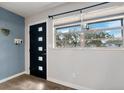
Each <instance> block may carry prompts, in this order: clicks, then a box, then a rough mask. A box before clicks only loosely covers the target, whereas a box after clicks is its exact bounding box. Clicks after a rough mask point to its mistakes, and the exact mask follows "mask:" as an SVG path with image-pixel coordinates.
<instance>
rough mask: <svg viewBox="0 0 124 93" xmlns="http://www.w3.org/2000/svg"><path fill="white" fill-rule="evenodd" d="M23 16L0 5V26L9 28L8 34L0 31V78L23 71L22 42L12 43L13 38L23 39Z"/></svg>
mask: <svg viewBox="0 0 124 93" xmlns="http://www.w3.org/2000/svg"><path fill="white" fill-rule="evenodd" d="M24 25H25V23H24V18H23V17H21V16H19V15H16V14H14V13H12V12H10V11H8V10H5V9H3V8H1V7H0V28H7V29H9V30H10V34H9V35H8V36H4V35H3V34H2V33H1V32H0V80H1V79H4V78H7V77H9V76H12V75H14V74H17V73H20V72H22V71H24V68H25V66H24V65H25V64H24V43H23V44H22V45H20V46H17V45H15V44H14V38H22V39H23V40H24Z"/></svg>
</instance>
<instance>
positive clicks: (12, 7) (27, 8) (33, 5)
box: [0, 2, 64, 17]
mask: <svg viewBox="0 0 124 93" xmlns="http://www.w3.org/2000/svg"><path fill="white" fill-rule="evenodd" d="M62 4H64V3H62V2H21V3H20V2H1V3H0V7H2V8H5V9H7V10H9V11H12V12H14V13H16V14H18V15H21V16H23V17H28V16H31V15H34V14H36V13H40V12H41V11H44V10H47V9H50V8H52V7H55V6H58V5H62Z"/></svg>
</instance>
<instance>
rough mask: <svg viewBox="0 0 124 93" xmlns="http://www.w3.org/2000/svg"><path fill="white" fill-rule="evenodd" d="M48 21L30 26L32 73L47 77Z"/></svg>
mask: <svg viewBox="0 0 124 93" xmlns="http://www.w3.org/2000/svg"><path fill="white" fill-rule="evenodd" d="M46 33H47V27H46V22H44V23H40V24H35V25H31V26H30V74H31V75H34V76H37V77H40V78H43V79H47V66H46V65H47V54H46V53H47V48H46V44H47V43H46V42H47V40H46Z"/></svg>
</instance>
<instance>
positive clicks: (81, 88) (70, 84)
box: [47, 77, 92, 90]
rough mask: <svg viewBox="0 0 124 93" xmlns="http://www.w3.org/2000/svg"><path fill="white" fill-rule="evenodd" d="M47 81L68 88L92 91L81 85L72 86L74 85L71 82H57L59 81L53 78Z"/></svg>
mask: <svg viewBox="0 0 124 93" xmlns="http://www.w3.org/2000/svg"><path fill="white" fill-rule="evenodd" d="M47 80H48V81H51V82H55V83H58V84H62V85H64V86H67V87H71V88H74V89H78V90H92V89H90V88H87V87H83V86H80V85H76V84H72V83H69V82H65V81H61V80H57V79H54V78H51V77H48V78H47Z"/></svg>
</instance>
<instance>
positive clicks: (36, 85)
mask: <svg viewBox="0 0 124 93" xmlns="http://www.w3.org/2000/svg"><path fill="white" fill-rule="evenodd" d="M0 90H73V89H72V88H69V87H66V86H63V85H60V84H57V83H53V82H50V81H47V80H44V79H41V78H38V77H34V76H31V75H27V74H24V75H21V76H19V77H16V78H14V79H11V80H9V81H6V82H4V83H1V84H0Z"/></svg>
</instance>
